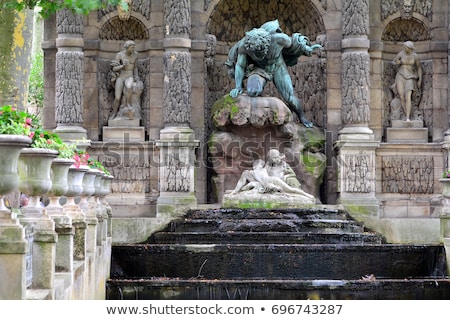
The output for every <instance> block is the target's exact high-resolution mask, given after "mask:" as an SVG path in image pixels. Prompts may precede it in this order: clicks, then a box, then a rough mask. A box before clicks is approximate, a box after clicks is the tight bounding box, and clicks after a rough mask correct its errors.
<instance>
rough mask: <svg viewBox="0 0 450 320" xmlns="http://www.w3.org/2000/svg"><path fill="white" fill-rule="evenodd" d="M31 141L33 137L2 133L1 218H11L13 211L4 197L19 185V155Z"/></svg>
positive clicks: (0, 160) (0, 173)
mask: <svg viewBox="0 0 450 320" xmlns="http://www.w3.org/2000/svg"><path fill="white" fill-rule="evenodd" d="M30 143H31V139H30V138H28V137H27V136H23V135H12V134H0V220H10V219H11V211H10V210H9V209H8V208H7V207H6V206H5V202H4V197H5V195H6V194H8V193H10V192H12V191H15V190H16V189H17V187H18V186H19V175H18V173H17V166H18V162H19V155H20V152H21V150H22V149H24V148H26V147H28V146H29V145H30Z"/></svg>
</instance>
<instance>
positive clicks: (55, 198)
mask: <svg viewBox="0 0 450 320" xmlns="http://www.w3.org/2000/svg"><path fill="white" fill-rule="evenodd" d="M73 163H74V160H72V159H63V158H56V159H53V161H52V165H51V171H50V175H51V179H52V187H51V189H50V191H49V192H48V194H47V195H48V198H49V201H50V202H49V204H48V206H47V207H46V208H47V211H48V212H49V215H52V214H54V213H56V212H58V213H62V211H63V207H62V205H61V203H60V198H61V197H62V196H64V195H65V194H66V193H67V191H68V190H69V184H68V176H69V168H70V166H71V165H72V164H73Z"/></svg>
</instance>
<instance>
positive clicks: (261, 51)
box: [225, 20, 322, 128]
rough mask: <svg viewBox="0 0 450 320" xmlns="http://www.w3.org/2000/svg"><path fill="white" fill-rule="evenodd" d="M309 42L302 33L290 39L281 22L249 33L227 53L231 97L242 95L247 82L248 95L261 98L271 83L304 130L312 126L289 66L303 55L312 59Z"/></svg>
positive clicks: (267, 23)
mask: <svg viewBox="0 0 450 320" xmlns="http://www.w3.org/2000/svg"><path fill="white" fill-rule="evenodd" d="M320 48H322V46H321V45H319V44H315V45H312V46H310V42H309V39H308V38H307V37H305V36H303V35H301V34H300V33H294V34H293V35H292V36H291V37H290V36H288V35H287V34H285V33H283V32H282V31H281V28H280V25H279V23H278V20H273V21H268V22H266V23H264V24H263V25H262V26H261V27H260V28H254V29H253V30H251V31H248V32H246V34H245V36H244V38H242V39H241V40H240V41H238V42H237V43H236V44H235V45H234V46H233V47H232V48H231V49H230V52H229V54H228V60H227V61H226V63H225V64H226V66H227V67H228V69H229V71H228V74H229V75H230V76H231V77H233V78H234V80H235V88H234V89H232V90H231V92H230V96H231V97H232V98H236V97H237V96H238V95H239V94H242V93H243V91H244V90H243V82H244V79H247V94H248V95H249V96H250V97H257V96H261V95H262V93H263V90H264V87H265V85H266V83H267V82H268V81H272V82H273V83H274V85H275V87H276V88H277V90H278V92H279V93H280V95H281V96H282V98H283V99H284V100H285V102H286V103H287V105H288V106H289V108H290V109H291V110H292V111H293V112H294V113H295V114H297V116H298V118H299V120H300V121H301V122H302V123H303V125H304V126H305V127H308V128H310V127H312V126H313V124H312V123H311V122H310V121H309V120H308V119H306V117H305V115H304V113H303V108H302V104H301V101H300V99H298V98H297V97H296V96H295V95H294V88H293V85H292V80H291V78H290V75H289V73H288V69H287V67H288V66H294V65H295V64H297V61H298V58H299V57H300V56H301V55H305V56H311V55H312V53H313V50H314V49H320Z"/></svg>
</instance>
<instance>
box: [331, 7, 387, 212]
mask: <svg viewBox="0 0 450 320" xmlns="http://www.w3.org/2000/svg"><path fill="white" fill-rule="evenodd" d="M342 17H343V21H342V27H343V34H344V37H343V40H342V78H341V79H342V123H343V124H344V127H343V129H342V130H341V131H340V132H339V137H338V141H337V142H336V147H337V149H338V157H339V161H338V166H339V168H338V171H339V176H338V187H339V193H340V199H339V201H340V202H341V203H342V204H344V205H345V206H346V207H348V209H349V210H350V211H351V212H352V213H354V214H363V215H366V214H369V215H370V214H376V213H377V212H378V201H377V199H376V197H375V180H376V179H375V167H376V165H375V163H376V158H375V150H376V148H377V147H378V146H379V142H378V141H375V138H374V134H373V131H372V130H371V129H370V128H369V121H370V55H369V52H368V50H369V47H370V41H369V39H368V34H369V1H368V0H362V1H360V0H344V2H343V8H342Z"/></svg>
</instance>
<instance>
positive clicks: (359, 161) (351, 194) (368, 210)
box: [335, 126, 380, 216]
mask: <svg viewBox="0 0 450 320" xmlns="http://www.w3.org/2000/svg"><path fill="white" fill-rule="evenodd" d="M379 145H380V143H379V142H378V141H375V139H374V134H373V132H372V130H371V129H369V128H368V127H364V126H361V127H359V126H348V127H345V128H344V129H342V130H341V131H340V132H339V138H338V140H337V142H336V145H335V147H336V148H337V152H338V188H339V189H338V191H339V192H340V197H339V202H340V203H341V204H343V205H344V206H345V207H346V208H347V209H348V210H349V211H350V212H351V213H352V214H354V215H355V216H376V215H377V214H378V200H377V198H376V195H375V193H376V189H375V181H376V176H375V168H376V157H375V150H376V148H377V147H378V146H379Z"/></svg>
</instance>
